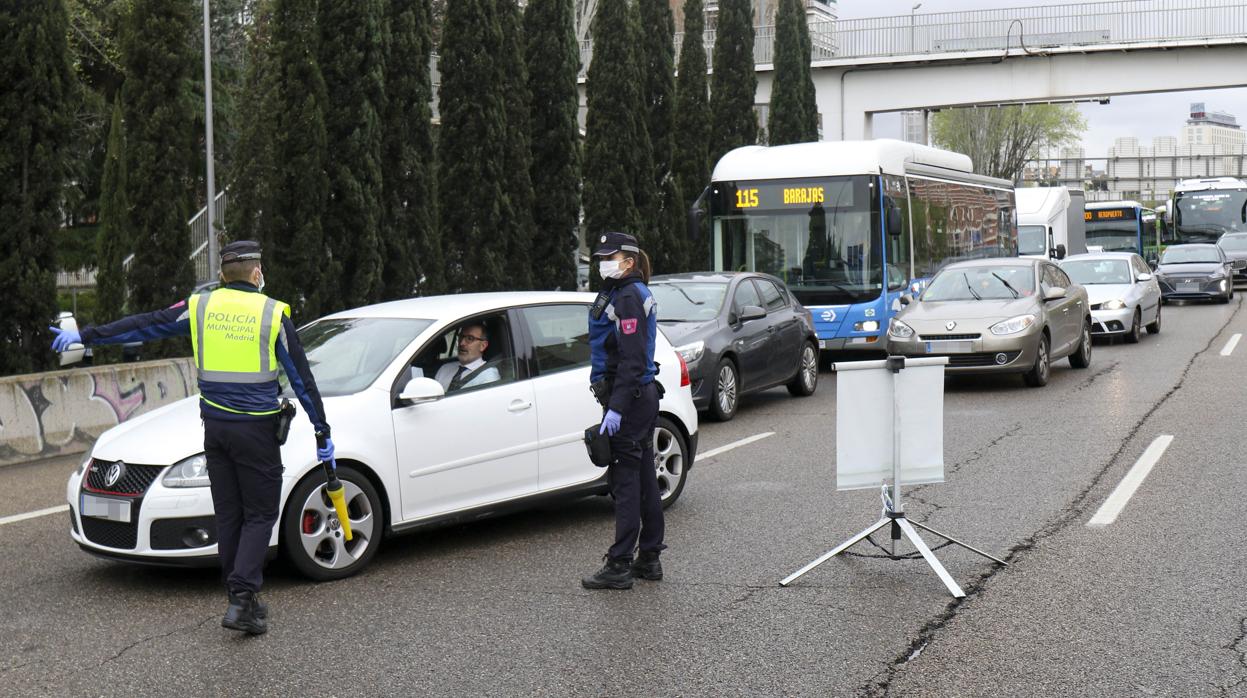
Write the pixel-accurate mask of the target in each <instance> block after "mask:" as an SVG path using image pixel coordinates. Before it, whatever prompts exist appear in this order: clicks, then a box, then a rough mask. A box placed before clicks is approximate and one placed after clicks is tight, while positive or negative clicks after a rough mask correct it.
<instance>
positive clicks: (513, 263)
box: [495, 0, 535, 289]
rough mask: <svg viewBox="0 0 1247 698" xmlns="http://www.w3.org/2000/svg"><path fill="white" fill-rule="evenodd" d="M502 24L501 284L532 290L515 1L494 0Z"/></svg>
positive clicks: (527, 141)
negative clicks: (503, 279)
mask: <svg viewBox="0 0 1247 698" xmlns="http://www.w3.org/2000/svg"><path fill="white" fill-rule="evenodd" d="M495 8H496V11H497V13H498V25H499V27H500V29H501V32H502V33H501V38H502V46H501V48H502V50H501V51H499V53H498V55H499V56H510V57H512V58H513V60H511V61H506V62H503V61H497V62H496V63H495V67H496V69H497V71H498V78H497V85H498V88H499V89H500V90H501V91H502V96H503V99H504V111H505V114H504V116H505V118H506V138H505V140H504V141H503V148H504V149H503V154H502V155H503V159H502V168H503V172H505V173H506V177H505V178H504V179H503V180H502V191H503V198H502V220H501V221H500V223H501V225H500V226H499V232H500V233H501V234H502V237H503V239H504V240H505V241H506V250H507V280H506V283H504V284H501V288H505V289H525V288H532V278H531V254H532V244H533V238H534V237H535V235H534V233H533V225H534V223H533V200H534V199H533V183H532V179H531V176H530V174H529V170H530V168H531V167H532V161H533V158H532V139H531V136H530V133H529V127H530V126H529V124H530V121H529V108H530V106H531V97H530V95H529V92H528V71H527V69H526V68H525V63H524V61H523V60H515V59H518V58H519V57H521V56H523V55H524V40H523V36H522V33H523V17H522V16H521V15H520V9H519V7H518V6H517V5H516V4H515V0H496V5H495Z"/></svg>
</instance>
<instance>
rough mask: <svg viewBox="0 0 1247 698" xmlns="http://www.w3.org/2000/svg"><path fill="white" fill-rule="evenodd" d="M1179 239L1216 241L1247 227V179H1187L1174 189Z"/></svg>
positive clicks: (1174, 209)
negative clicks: (1245, 180) (1246, 180)
mask: <svg viewBox="0 0 1247 698" xmlns="http://www.w3.org/2000/svg"><path fill="white" fill-rule="evenodd" d="M1169 210H1170V211H1172V220H1173V229H1174V237H1175V242H1214V243H1215V242H1216V241H1217V240H1220V239H1221V236H1222V235H1223V234H1225V233H1240V232H1244V231H1247V182H1244V181H1243V180H1241V179H1236V178H1234V177H1212V178H1209V179H1185V180H1182V181H1181V182H1180V183H1179V184H1178V186H1177V187H1176V188H1175V189H1174V190H1173V205H1172V206H1170V207H1169Z"/></svg>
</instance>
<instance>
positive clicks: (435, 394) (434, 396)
mask: <svg viewBox="0 0 1247 698" xmlns="http://www.w3.org/2000/svg"><path fill="white" fill-rule="evenodd" d="M445 395H446V391H445V389H443V388H442V384H441V383H438V382H437V381H435V380H433V379H432V378H412V379H411V380H409V381H407V385H406V386H404V387H403V391H402V392H400V393H399V394H398V399H399V400H402V401H404V402H408V403H411V404H413V405H415V404H419V403H422V402H432V401H434V400H440V399H441V398H443V397H445Z"/></svg>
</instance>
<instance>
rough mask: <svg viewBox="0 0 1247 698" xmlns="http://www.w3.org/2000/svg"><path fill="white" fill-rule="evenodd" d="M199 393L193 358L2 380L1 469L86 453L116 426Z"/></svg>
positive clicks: (38, 374)
mask: <svg viewBox="0 0 1247 698" xmlns="http://www.w3.org/2000/svg"><path fill="white" fill-rule="evenodd" d="M196 392H198V389H197V387H196V384H195V366H194V362H193V361H192V360H191V359H189V358H185V359H167V360H162V361H145V362H142V363H133V364H115V365H111V366H100V367H96V368H86V367H83V368H76V369H72V370H68V371H53V372H50V373H35V374H29V375H25V376H9V377H5V378H0V466H3V465H9V464H12V463H22V462H25V461H31V460H36V459H39V458H47V457H49V456H57V455H66V454H72V453H81V452H83V451H85V450H86V448H87V446H88V445H89V444H90V443H91V442H93V441H94V440H95V439H96V438H97V437H99V435H100V434H102V433H104V432H105V431H107V430H108V429H109V428H110V427H113V426H116V425H117V424H120V423H121V422H124V421H126V420H127V419H132V418H134V417H136V416H138V415H140V414H143V413H145V412H150V411H152V410H154V409H156V408H158V407H163V406H165V405H168V404H170V403H172V402H176V401H178V400H181V399H182V398H184V397H187V396H189V395H194V394H195V393H196Z"/></svg>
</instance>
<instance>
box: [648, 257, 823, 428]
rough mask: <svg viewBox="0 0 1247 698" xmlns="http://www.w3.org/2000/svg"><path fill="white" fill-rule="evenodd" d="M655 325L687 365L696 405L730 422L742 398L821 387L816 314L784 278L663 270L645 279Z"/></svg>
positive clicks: (809, 391) (807, 392)
mask: <svg viewBox="0 0 1247 698" xmlns="http://www.w3.org/2000/svg"><path fill="white" fill-rule="evenodd" d="M649 288H650V291H651V292H652V293H653V294H654V299H655V300H656V301H658V323H659V324H660V325H661V326H662V329H663V333H664V334H666V335H667V339H668V340H670V341H671V344H672V345H673V346H674V347H675V349H676V351H677V352H679V354H680V356H682V357H683V358H684V361H685V363H687V364H688V373H689V379H690V380H691V381H692V388H693V404H695V405H696V406H697V408H698V409H708V410H709V411H710V414H711V416H713V417H714V418H715V419H719V420H724V421H725V420H728V419H731V418H732V417H733V416H734V415H735V414H736V408H737V406H738V405H739V403H740V398H741V396H742V395H745V394H747V393H752V392H756V391H759V390H766V389H767V388H772V387H775V386H777V385H787V386H788V392H790V393H792V394H793V395H796V396H806V395H812V394H813V393H814V390H815V388H817V387H818V337H817V335H815V333H814V319H813V317H811V316H810V312H809V311H808V310H806V309H805V307H804V306H802V305H801V304H800V303H798V302H797V300H796V299H795V298H794V297H793V295H792V294H791V293H790V292H789V291H788V288H787V287H786V286H785V285H784V282H782V281H780V280H779V279H777V278H775V277H773V276H770V275H767V274H757V273H752V272H694V273H690V274H667V275H664V276H656V277H654V278H653V279H651V280H650V284H649Z"/></svg>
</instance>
